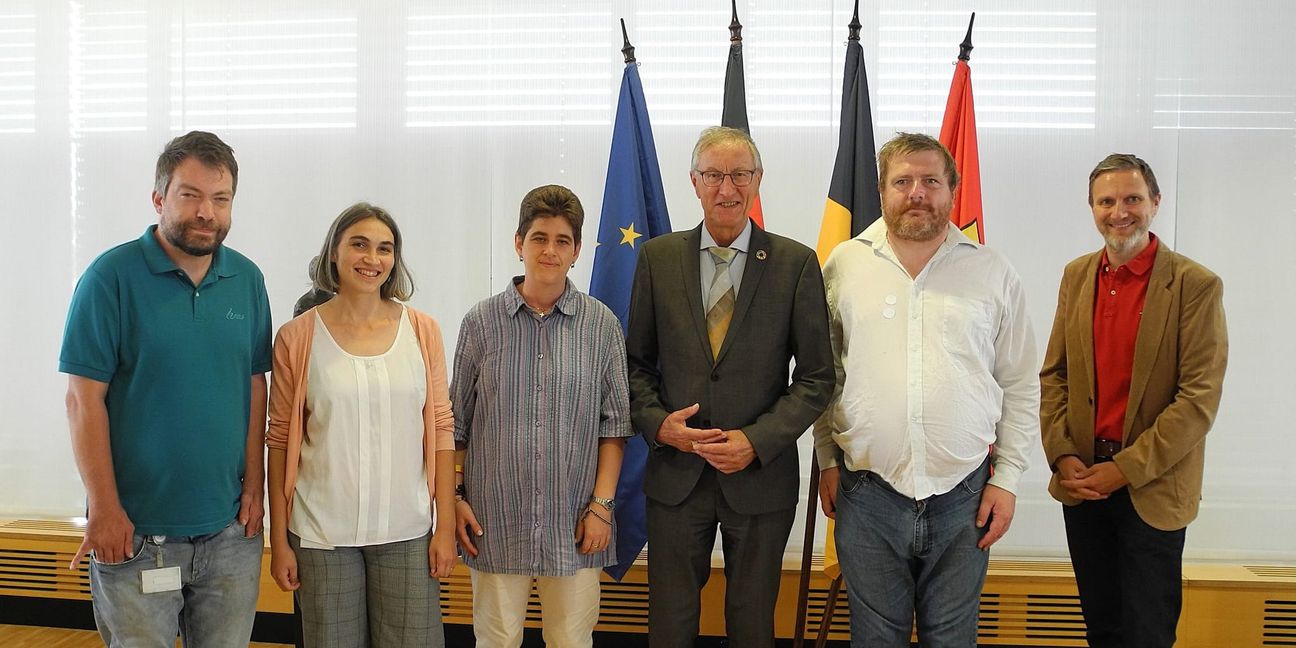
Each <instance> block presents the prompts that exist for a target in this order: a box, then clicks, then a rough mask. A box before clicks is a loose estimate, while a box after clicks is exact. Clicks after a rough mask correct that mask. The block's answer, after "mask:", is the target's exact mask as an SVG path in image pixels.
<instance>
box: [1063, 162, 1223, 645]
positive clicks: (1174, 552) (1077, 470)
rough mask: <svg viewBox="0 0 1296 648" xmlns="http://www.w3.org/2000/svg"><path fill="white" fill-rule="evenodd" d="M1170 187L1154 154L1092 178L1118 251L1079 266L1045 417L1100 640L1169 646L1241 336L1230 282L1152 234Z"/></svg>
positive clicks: (1106, 165) (1069, 275) (1066, 303)
mask: <svg viewBox="0 0 1296 648" xmlns="http://www.w3.org/2000/svg"><path fill="white" fill-rule="evenodd" d="M1160 203H1161V192H1160V190H1159V189H1158V187H1157V182H1156V176H1155V175H1154V174H1153V173H1152V169H1151V168H1150V167H1149V166H1148V165H1147V163H1146V162H1144V161H1143V160H1141V159H1139V158H1137V157H1135V156H1133V155H1124V154H1113V155H1110V156H1108V157H1107V158H1106V159H1104V160H1103V161H1102V162H1100V163H1099V164H1098V166H1097V167H1095V168H1094V170H1093V172H1092V173H1090V175H1089V205H1090V207H1091V208H1092V210H1093V215H1094V223H1095V224H1096V225H1097V227H1098V231H1099V233H1100V234H1102V236H1103V239H1104V241H1105V243H1106V244H1105V246H1104V248H1103V249H1102V250H1100V251H1098V252H1095V253H1092V254H1088V255H1085V256H1082V257H1080V258H1079V259H1076V260H1075V261H1072V262H1071V263H1070V264H1068V265H1067V267H1066V270H1065V271H1064V273H1063V275H1062V285H1061V288H1060V289H1059V291H1058V305H1057V314H1056V316H1055V317H1054V321H1053V331H1052V334H1051V335H1050V337H1049V345H1048V350H1047V351H1046V352H1045V356H1044V367H1043V369H1042V370H1041V371H1040V387H1041V402H1040V420H1041V426H1042V434H1041V436H1042V438H1043V441H1044V451H1045V454H1046V455H1047V458H1048V461H1049V465H1050V466H1052V468H1053V478H1052V481H1051V482H1050V484H1049V492H1050V493H1051V494H1052V495H1053V497H1054V498H1056V499H1057V500H1058V501H1060V502H1062V504H1063V505H1064V506H1063V514H1064V517H1065V520H1066V532H1067V545H1068V547H1069V549H1070V552H1071V562H1072V565H1073V566H1074V567H1075V574H1076V584H1077V586H1078V587H1079V590H1080V603H1081V606H1082V608H1083V610H1084V616H1085V623H1086V625H1087V627H1088V631H1087V632H1088V638H1089V644H1090V646H1094V647H1107V646H1126V647H1134V646H1137V647H1138V648H1156V647H1159V646H1165V647H1167V648H1169V647H1170V646H1172V645H1173V644H1174V640H1175V626H1176V624H1177V622H1178V619H1179V611H1180V607H1181V603H1182V601H1181V590H1182V585H1181V563H1182V558H1183V543H1184V535H1185V530H1186V527H1187V526H1188V523H1189V522H1191V521H1192V520H1193V518H1195V517H1196V516H1197V505H1198V502H1199V500H1200V499H1201V482H1202V465H1203V462H1204V459H1205V450H1206V438H1205V437H1206V432H1207V431H1208V430H1210V428H1211V424H1212V423H1213V422H1214V420H1215V413H1216V410H1217V409H1218V407H1219V401H1220V389H1221V385H1222V383H1223V381H1224V367H1225V364H1226V362H1227V359H1228V337H1227V332H1226V331H1225V324H1224V307H1223V283H1222V282H1221V281H1220V278H1219V277H1217V276H1216V275H1215V274H1214V273H1212V272H1211V271H1210V270H1207V269H1206V268H1205V267H1203V266H1201V265H1200V264H1198V263H1196V262H1194V261H1192V260H1191V259H1189V258H1187V257H1185V256H1183V255H1180V254H1177V253H1175V252H1173V251H1171V250H1170V249H1169V248H1168V247H1167V246H1166V245H1165V243H1164V242H1162V241H1160V240H1158V239H1157V237H1156V236H1155V235H1154V234H1151V233H1150V232H1149V231H1148V228H1149V225H1150V224H1151V222H1152V219H1153V217H1155V216H1156V213H1157V207H1158V206H1159V205H1160Z"/></svg>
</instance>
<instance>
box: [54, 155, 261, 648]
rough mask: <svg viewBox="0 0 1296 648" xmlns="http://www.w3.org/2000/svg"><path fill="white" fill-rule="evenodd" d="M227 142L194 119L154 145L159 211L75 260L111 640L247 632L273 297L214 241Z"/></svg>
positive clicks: (73, 362)
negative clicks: (90, 256) (91, 256)
mask: <svg viewBox="0 0 1296 648" xmlns="http://www.w3.org/2000/svg"><path fill="white" fill-rule="evenodd" d="M237 186H238V164H237V162H235V160H234V151H233V150H232V149H230V147H229V146H228V145H226V144H225V143H224V142H222V141H221V140H220V138H218V137H216V136H215V135H213V134H211V133H204V132H200V131H194V132H191V133H189V134H187V135H183V136H181V137H177V138H175V139H174V140H171V142H170V143H169V144H167V146H166V148H165V149H164V150H163V151H162V154H161V156H159V157H158V162H157V175H156V181H155V187H154V191H153V207H154V209H155V210H156V211H157V213H158V216H159V218H158V224H157V225H153V226H150V227H149V228H148V229H147V230H146V231H145V232H144V235H143V236H141V237H140V238H139V239H137V240H135V241H131V242H129V243H123V244H122V245H119V246H117V247H114V248H112V249H110V250H108V251H107V252H104V253H103V254H101V255H100V256H99V258H97V259H95V260H94V262H92V263H91V264H90V266H89V267H88V268H86V271H85V274H84V275H82V277H81V280H80V282H78V283H77V287H76V292H75V293H74V295H73V297H72V305H71V308H70V309H69V311H68V319H67V328H66V331H65V332H64V337H63V350H62V353H61V354H60V356H59V371H62V372H63V373H66V374H68V393H67V407H68V422H69V426H70V427H71V431H72V448H73V451H74V452H75V454H76V460H77V467H78V468H79V470H80V472H81V480H82V481H83V482H84V483H85V486H86V495H87V500H88V511H89V512H88V517H89V522H88V524H87V526H86V533H85V541H84V542H82V544H81V548H80V549H79V550H78V551H77V555H76V557H75V558H74V559H73V561H72V563H73V565H76V564H77V563H79V562H80V560H81V557H82V556H84V555H85V554H86V553H87V552H88V553H89V555H90V558H91V561H90V589H91V595H92V598H93V601H94V613H95V622H96V624H97V625H98V627H99V632H100V634H101V635H103V638H104V641H105V643H107V644H108V645H109V646H127V645H130V646H135V645H148V646H171V645H173V644H174V641H175V637H176V633H177V631H179V632H180V633H182V634H183V635H184V636H185V639H186V643H187V644H188V645H191V646H192V645H202V646H204V647H206V646H247V644H248V640H249V638H250V636H251V634H252V622H253V619H254V617H255V609H256V599H257V594H258V589H259V587H258V586H259V581H260V573H261V553H262V541H261V525H262V513H263V511H262V498H263V493H264V491H263V478H264V463H263V451H262V447H263V446H262V435H263V432H264V430H265V411H266V381H265V372H267V371H269V370H270V347H271V337H270V307H269V301H268V299H267V298H266V290H265V282H264V280H263V278H262V276H261V271H260V270H258V269H257V267H256V265H254V264H253V263H252V262H251V261H249V260H248V259H247V257H244V256H243V255H241V254H239V253H238V252H235V251H234V250H231V249H229V248H227V247H224V246H223V245H222V241H224V239H225V235H226V234H227V233H229V227H230V210H231V206H232V204H233V202H234V192H235V190H236V189H237Z"/></svg>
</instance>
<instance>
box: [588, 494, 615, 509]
mask: <svg viewBox="0 0 1296 648" xmlns="http://www.w3.org/2000/svg"><path fill="white" fill-rule="evenodd" d="M590 501H591V502H594V503H595V504H598V505H599V506H602V507H603V508H605V509H607V510H609V511H611V510H613V509H615V508H616V500H614V499H608V498H606V497H599V496H598V495H593V496H590Z"/></svg>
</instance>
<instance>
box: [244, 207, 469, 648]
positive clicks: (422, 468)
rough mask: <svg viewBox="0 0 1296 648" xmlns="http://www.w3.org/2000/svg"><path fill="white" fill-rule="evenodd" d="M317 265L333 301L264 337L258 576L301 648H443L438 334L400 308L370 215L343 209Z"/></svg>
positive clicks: (449, 460)
mask: <svg viewBox="0 0 1296 648" xmlns="http://www.w3.org/2000/svg"><path fill="white" fill-rule="evenodd" d="M317 258H318V259H319V261H318V267H317V268H315V272H314V273H313V275H314V278H315V279H314V281H315V287H316V288H318V289H321V290H325V291H329V292H335V293H336V296H334V297H333V298H332V299H331V300H329V301H328V302H326V303H324V304H321V305H319V306H317V307H315V308H312V309H311V310H309V311H307V312H305V313H303V314H302V315H301V316H299V317H297V318H295V319H293V320H292V321H290V322H288V323H287V324H285V325H284V326H283V327H282V328H281V329H279V334H278V336H276V339H275V347H274V374H273V379H272V382H271V387H270V428H269V431H268V432H267V434H266V445H267V446H269V450H270V452H269V455H270V458H269V480H270V488H269V497H270V544H271V563H270V571H271V574H272V575H273V577H274V579H275V582H276V583H277V584H278V585H279V587H280V588H282V589H283V590H285V591H289V590H296V591H297V596H298V605H299V607H300V609H301V611H302V626H303V628H302V630H303V638H304V640H305V644H306V645H307V646H310V647H312V648H313V647H316V646H346V647H351V646H385V645H402V646H404V645H418V646H443V645H444V637H443V634H442V629H441V613H440V598H439V586H438V581H437V578H440V577H445V576H448V575H450V570H451V569H452V568H453V567H454V561H455V546H454V520H455V518H454V438H453V436H454V417H453V414H452V412H451V408H450V399H449V391H448V387H447V384H446V363H445V352H444V348H443V344H442V340H441V331H440V328H439V327H438V326H437V324H436V322H435V321H434V320H433V319H432V318H431V317H430V316H428V315H426V314H423V313H421V312H419V311H417V310H414V309H413V308H410V307H409V306H407V305H405V304H403V303H402V301H405V300H408V299H409V297H410V294H411V293H412V292H413V285H412V282H411V281H410V278H409V273H408V271H407V270H406V269H405V264H404V263H403V261H402V260H401V237H400V230H399V229H398V228H397V227H396V222H395V221H394V220H393V219H392V217H391V215H390V214H388V213H387V212H386V211H384V210H382V209H380V208H378V207H374V206H372V205H369V204H367V203H358V204H356V205H353V206H351V207H349V208H348V209H347V210H346V211H344V212H342V214H341V215H340V216H338V218H337V219H336V220H335V221H334V222H333V225H332V227H330V228H329V232H328V236H327V237H326V238H325V240H324V246H323V249H322V251H321V252H320V256H319V257H317ZM434 517H435V524H433V520H434Z"/></svg>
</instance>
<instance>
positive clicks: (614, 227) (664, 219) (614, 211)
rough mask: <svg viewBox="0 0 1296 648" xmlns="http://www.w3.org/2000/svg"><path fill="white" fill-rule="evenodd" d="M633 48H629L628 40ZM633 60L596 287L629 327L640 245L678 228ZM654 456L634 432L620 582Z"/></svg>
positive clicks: (628, 450) (642, 538) (607, 191)
mask: <svg viewBox="0 0 1296 648" xmlns="http://www.w3.org/2000/svg"><path fill="white" fill-rule="evenodd" d="M626 46H627V47H629V43H628V42H627V44H626ZM628 58H629V59H630V60H629V62H628V63H626V67H625V73H624V74H623V75H622V76H621V97H620V99H618V100H617V114H616V125H615V126H613V128H612V153H611V155H610V156H609V158H608V173H607V184H606V185H605V186H604V189H603V213H602V216H601V220H600V222H599V234H598V248H597V249H596V250H595V251H594V270H593V277H592V278H591V279H590V290H589V294H590V295H591V296H593V297H594V298H596V299H598V300H599V301H601V302H603V303H604V304H606V305H607V307H608V308H610V309H612V312H613V313H615V314H616V316H617V318H618V319H620V320H621V331H622V333H624V332H625V328H626V322H627V320H628V319H629V317H630V285H631V283H632V282H633V281H634V271H635V258H636V257H637V256H638V254H639V246H641V245H643V242H644V241H647V240H648V239H650V238H652V237H654V236H658V235H660V234H665V233H667V232H669V231H671V229H670V227H671V226H670V217H669V216H668V215H667V214H666V192H665V190H664V189H662V181H661V169H660V168H659V167H658V165H657V147H656V145H654V144H653V136H652V126H651V125H650V124H649V123H648V107H647V105H646V104H645V102H644V94H643V84H642V83H640V81H639V69H638V67H637V64H636V63H635V62H634V60H633V58H632V56H630V55H628ZM647 460H648V447H647V446H646V445H645V444H644V440H643V437H640V436H634V437H631V438H630V439H629V441H628V442H627V443H626V446H625V458H624V459H623V460H622V463H621V479H620V481H619V482H618V483H617V496H616V500H617V506H616V521H617V564H616V565H613V566H611V567H608V568H607V569H606V571H607V573H608V574H610V575H611V576H612V577H613V578H615V579H617V580H621V577H622V576H625V573H626V572H627V571H628V570H629V569H630V566H631V565H632V564H633V563H634V560H635V558H636V557H638V555H639V552H640V551H641V550H642V549H643V547H644V544H645V543H646V542H647V541H648V527H647V521H646V519H645V513H644V492H643V478H644V464H645V463H646V462H647Z"/></svg>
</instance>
